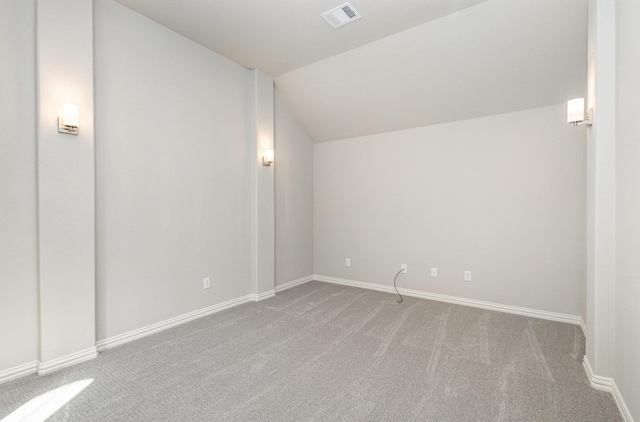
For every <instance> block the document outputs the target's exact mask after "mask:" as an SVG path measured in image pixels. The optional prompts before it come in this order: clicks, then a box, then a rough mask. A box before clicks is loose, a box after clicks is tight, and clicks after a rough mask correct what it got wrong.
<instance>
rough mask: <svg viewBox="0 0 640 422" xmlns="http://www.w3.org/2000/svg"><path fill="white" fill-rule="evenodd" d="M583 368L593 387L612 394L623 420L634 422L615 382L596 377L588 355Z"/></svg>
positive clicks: (584, 359)
mask: <svg viewBox="0 0 640 422" xmlns="http://www.w3.org/2000/svg"><path fill="white" fill-rule="evenodd" d="M582 367H583V368H584V371H585V372H586V374H587V378H588V379H589V383H590V384H591V387H592V388H594V389H596V390H599V391H604V392H607V393H610V394H611V395H612V396H613V401H615V402H616V406H617V407H618V411H619V412H620V416H622V419H623V420H624V421H625V422H634V421H633V416H631V411H629V408H628V407H627V404H626V403H625V401H624V398H623V397H622V393H621V392H620V390H619V389H618V386H617V385H616V382H615V380H614V379H613V378H608V377H602V376H600V375H596V374H595V373H594V372H593V368H592V367H591V363H590V362H589V359H588V358H587V355H585V356H584V358H583V359H582Z"/></svg>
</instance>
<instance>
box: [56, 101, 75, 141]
mask: <svg viewBox="0 0 640 422" xmlns="http://www.w3.org/2000/svg"><path fill="white" fill-rule="evenodd" d="M79 120H80V117H79V113H78V106H77V105H75V104H68V103H65V104H62V116H59V117H58V132H60V133H68V134H70V135H77V134H78V122H79Z"/></svg>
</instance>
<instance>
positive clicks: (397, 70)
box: [117, 0, 587, 142]
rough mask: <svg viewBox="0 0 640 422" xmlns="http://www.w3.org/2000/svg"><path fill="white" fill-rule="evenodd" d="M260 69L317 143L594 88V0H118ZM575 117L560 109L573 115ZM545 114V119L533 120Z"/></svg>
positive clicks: (554, 100)
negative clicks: (590, 72)
mask: <svg viewBox="0 0 640 422" xmlns="http://www.w3.org/2000/svg"><path fill="white" fill-rule="evenodd" d="M117 1H118V2H119V3H122V4H123V5H125V6H127V7H129V8H131V9H133V10H135V11H137V12H139V13H141V14H143V15H145V16H147V17H149V18H151V19H153V20H155V21H156V22H158V23H160V24H162V25H164V26H166V27H168V28H170V29H172V30H174V31H176V32H178V33H180V34H182V35H184V36H186V37H187V38H190V39H192V40H194V41H196V42H198V43H200V44H202V45H203V46H205V47H208V48H210V49H211V50H213V51H216V52H217V53H219V54H222V55H224V56H226V57H228V58H230V59H231V60H234V61H235V62H237V63H240V64H242V65H244V66H246V67H249V68H258V69H260V70H262V71H264V72H266V73H268V74H270V75H271V76H273V77H274V80H275V85H276V89H277V91H278V93H279V94H280V95H281V96H282V97H283V99H284V101H285V103H286V104H287V105H288V106H289V108H290V110H291V111H292V112H293V113H294V115H296V117H297V118H298V120H299V121H300V123H301V124H302V126H303V127H304V128H305V130H306V131H307V133H308V134H309V135H310V137H311V138H312V139H313V140H314V141H315V142H322V141H330V140H336V139H344V138H350V137H357V136H362V135H368V134H373V133H381V132H388V131H393V130H400V129H407V128H411V127H418V126H426V125H431V124H437V123H443V122H448V121H455V120H463V119H469V118H475V117H481V116H487V115H492V114H499V113H506V112H511V111H517V110H523V109H528V108H534V107H542V106H548V105H555V104H560V103H563V102H565V101H566V100H567V99H570V98H573V97H576V96H583V95H584V91H585V87H586V62H587V57H586V45H587V33H586V32H587V1H586V0H562V1H558V0H403V1H401V2H400V1H391V0H351V1H350V3H351V4H352V5H353V7H354V8H355V9H356V10H357V11H358V12H359V13H360V15H362V18H361V19H359V20H356V21H354V22H352V23H350V24H348V25H345V26H342V27H340V28H337V29H333V28H331V26H329V25H328V24H327V23H326V22H325V21H324V20H323V19H322V18H321V17H320V14H321V13H323V12H325V11H327V10H329V9H331V8H333V7H336V6H338V5H340V4H342V3H344V0H298V1H293V0H278V1H273V2H265V1H264V0H236V1H229V0H216V1H210V0H155V1H152V2H151V1H148V0H117ZM563 117H564V116H559V118H563ZM532 124H535V122H532Z"/></svg>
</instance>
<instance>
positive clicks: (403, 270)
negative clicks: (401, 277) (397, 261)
mask: <svg viewBox="0 0 640 422" xmlns="http://www.w3.org/2000/svg"><path fill="white" fill-rule="evenodd" d="M402 273H403V274H406V273H407V264H402Z"/></svg>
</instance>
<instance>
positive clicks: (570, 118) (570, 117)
mask: <svg viewBox="0 0 640 422" xmlns="http://www.w3.org/2000/svg"><path fill="white" fill-rule="evenodd" d="M592 114H593V110H592V109H589V111H588V112H587V115H586V116H585V113H584V98H574V99H573V100H569V101H567V123H569V124H572V125H574V126H578V125H587V126H591V115H592Z"/></svg>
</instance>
